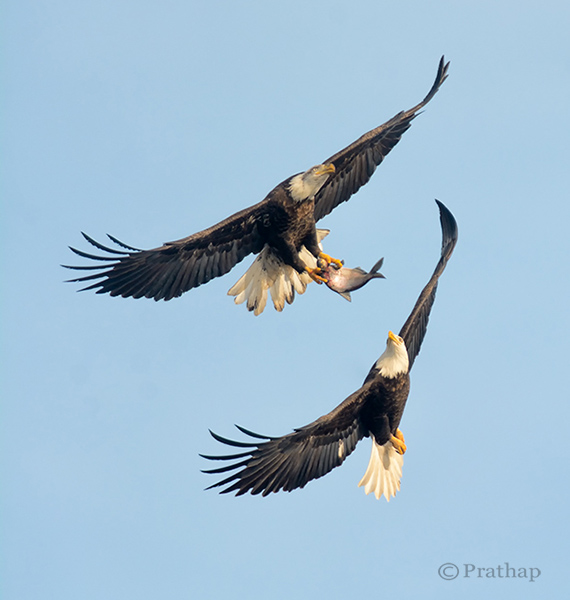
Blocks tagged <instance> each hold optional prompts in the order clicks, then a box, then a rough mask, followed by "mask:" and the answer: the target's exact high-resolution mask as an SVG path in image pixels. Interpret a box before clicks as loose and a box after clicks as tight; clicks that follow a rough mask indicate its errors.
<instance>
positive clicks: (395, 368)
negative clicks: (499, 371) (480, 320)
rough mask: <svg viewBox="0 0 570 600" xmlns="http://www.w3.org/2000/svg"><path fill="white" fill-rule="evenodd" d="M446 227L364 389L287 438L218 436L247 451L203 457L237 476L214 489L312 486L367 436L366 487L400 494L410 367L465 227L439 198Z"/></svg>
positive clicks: (267, 489) (268, 490)
mask: <svg viewBox="0 0 570 600" xmlns="http://www.w3.org/2000/svg"><path fill="white" fill-rule="evenodd" d="M436 202H437V204H438V206H439V212H440V221H441V228H442V238H443V240H442V249H441V258H440V259H439V262H438V263H437V266H436V268H435V271H434V272H433V275H432V276H431V279H430V280H429V282H428V283H427V285H426V286H425V287H424V289H423V290H422V292H421V294H420V296H419V298H418V300H417V302H416V304H415V306H414V308H413V310H412V312H411V314H410V316H409V317H408V319H407V320H406V322H405V323H404V326H403V327H402V329H401V330H400V333H399V334H398V335H395V334H394V333H393V332H391V331H390V332H389V333H388V340H387V342H386V350H385V351H384V353H383V354H382V355H381V356H380V358H379V359H378V360H377V361H376V362H375V363H374V364H373V365H372V368H371V369H370V372H369V373H368V375H367V377H366V379H365V380H364V383H363V384H362V387H361V388H360V389H358V390H357V391H356V392H354V393H353V394H351V395H350V396H349V397H348V398H346V400H344V402H342V403H341V404H339V406H337V407H336V408H335V409H334V410H333V411H331V412H330V413H328V414H327V415H324V416H322V417H320V418H319V419H317V420H316V421H313V422H312V423H310V424H309V425H305V426H304V427H300V428H298V429H295V430H294V431H293V433H290V434H288V435H285V436H282V437H269V436H265V435H260V434H257V433H253V432H252V431H249V430H248V429H245V428H243V427H240V426H237V427H238V429H239V430H240V431H241V432H242V433H244V434H246V435H247V436H249V437H250V438H253V439H254V440H255V441H253V442H251V441H248V442H237V441H234V440H230V439H227V438H225V437H222V436H220V435H218V434H216V433H214V432H212V431H210V433H211V434H212V436H213V437H214V438H215V439H216V440H217V441H219V442H221V443H223V444H226V445H228V446H234V447H238V448H243V449H245V450H244V451H243V452H240V453H238V454H230V455H223V456H216V455H214V456H212V455H201V456H203V457H204V458H206V459H209V460H214V461H224V462H225V461H229V462H230V463H231V464H226V465H224V466H222V467H220V468H216V469H209V470H205V471H204V473H210V474H220V473H228V472H230V473H231V474H230V475H229V476H228V477H225V478H224V479H223V480H222V481H219V482H217V483H215V484H213V485H211V486H210V487H209V488H207V489H211V488H214V487H222V486H226V487H225V488H224V489H223V490H222V491H221V493H228V492H236V495H237V496H240V495H242V494H245V493H247V492H251V493H252V494H260V493H261V494H262V495H263V496H266V495H267V494H270V493H271V492H278V491H280V490H283V491H286V492H290V491H291V490H294V489H296V488H302V487H304V486H305V485H306V484H307V483H308V482H309V481H311V480H312V479H318V478H319V477H322V476H323V475H326V474H327V473H329V472H330V471H331V470H332V469H334V468H335V467H338V466H340V465H341V464H342V463H343V462H344V461H345V459H346V457H347V456H348V455H349V454H351V453H352V451H353V450H354V448H355V447H356V444H357V443H358V442H359V441H360V440H361V439H362V438H364V437H371V438H372V455H371V457H370V462H369V464H368V468H367V469H366V472H365V474H364V477H363V478H362V479H361V481H360V483H359V484H358V485H359V486H364V491H365V492H366V493H367V494H369V493H370V492H374V494H375V496H376V498H380V496H382V495H384V496H385V497H386V499H387V500H388V501H389V500H390V498H391V497H392V496H395V495H396V491H397V490H399V489H400V478H401V476H402V465H403V462H404V459H403V454H404V452H405V451H406V444H405V441H404V436H403V434H402V432H401V431H400V429H399V425H400V420H401V419H402V414H403V412H404V407H405V405H406V401H407V399H408V394H409V391H410V370H411V368H412V365H413V364H414V360H415V359H416V356H417V355H418V353H419V351H420V347H421V345H422V342H423V339H424V336H425V333H426V329H427V324H428V320H429V315H430V311H431V307H432V305H433V302H434V299H435V293H436V289H437V283H438V279H439V277H440V276H441V274H442V273H443V271H444V269H445V266H446V264H447V261H448V260H449V258H450V256H451V253H452V252H453V249H454V248H455V245H456V243H457V223H456V221H455V218H454V217H453V215H452V214H451V212H450V211H449V210H448V209H447V208H446V207H445V206H444V205H443V204H442V203H441V202H439V201H437V200H436Z"/></svg>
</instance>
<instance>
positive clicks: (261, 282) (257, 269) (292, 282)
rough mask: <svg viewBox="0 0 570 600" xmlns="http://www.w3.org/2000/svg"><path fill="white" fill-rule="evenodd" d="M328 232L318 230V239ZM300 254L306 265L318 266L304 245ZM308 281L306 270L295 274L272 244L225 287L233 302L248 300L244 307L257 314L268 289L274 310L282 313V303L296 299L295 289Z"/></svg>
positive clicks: (300, 287) (302, 290) (300, 288)
mask: <svg viewBox="0 0 570 600" xmlns="http://www.w3.org/2000/svg"><path fill="white" fill-rule="evenodd" d="M328 233H329V232H328V230H327V229H317V238H318V240H319V242H320V241H321V240H322V239H323V238H324V237H325V236H327V235H328ZM319 245H320V244H319ZM299 257H300V258H301V260H302V261H303V262H304V263H305V264H306V265H307V266H308V267H311V268H313V269H314V268H315V267H316V266H317V261H316V259H315V257H314V256H313V255H312V254H311V253H310V252H309V251H308V250H307V249H306V248H305V246H302V247H301V250H300V251H299ZM311 281H312V279H311V278H310V277H309V275H308V273H297V271H296V270H295V269H294V268H293V267H290V266H289V265H286V264H285V263H284V262H283V261H282V260H281V258H280V257H279V256H277V254H275V252H274V251H273V249H272V248H271V247H269V246H265V247H264V248H263V250H262V251H261V252H260V253H259V254H258V255H257V257H256V258H255V260H254V261H253V263H252V265H251V266H250V267H249V269H248V270H247V271H246V272H245V273H244V274H243V275H242V276H241V277H240V279H239V280H238V281H237V282H236V283H235V284H234V285H233V286H232V287H231V288H230V289H229V290H228V295H229V296H235V299H234V302H235V303H236V304H242V303H243V302H246V301H247V304H246V306H247V309H248V310H250V311H253V314H255V315H256V316H257V315H260V314H261V313H262V312H263V310H264V309H265V305H266V304H267V292H268V291H269V293H270V294H271V299H272V300H273V306H274V307H275V310H277V311H279V312H281V311H282V310H283V308H284V307H285V302H287V304H291V303H292V302H293V300H294V299H295V292H297V294H304V293H305V290H306V289H307V284H309V283H310V282H311Z"/></svg>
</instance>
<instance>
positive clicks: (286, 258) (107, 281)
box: [64, 57, 449, 314]
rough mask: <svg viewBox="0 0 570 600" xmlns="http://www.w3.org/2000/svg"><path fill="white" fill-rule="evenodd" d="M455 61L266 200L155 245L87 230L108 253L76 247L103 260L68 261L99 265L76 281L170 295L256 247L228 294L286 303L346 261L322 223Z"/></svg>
mask: <svg viewBox="0 0 570 600" xmlns="http://www.w3.org/2000/svg"><path fill="white" fill-rule="evenodd" d="M448 67H449V63H445V62H444V58H443V57H442V58H441V60H440V63H439V67H438V71H437V76H436V79H435V82H434V84H433V86H432V88H431V89H430V91H429V93H428V94H427V96H426V97H425V98H424V99H423V100H422V101H421V102H420V103H419V104H417V105H416V106H414V107H413V108H411V109H410V110H408V111H404V112H400V113H398V114H397V115H396V116H395V117H393V118H392V119H390V120H389V121H387V122H386V123H384V124H383V125H380V126H379V127H377V128H376V129H373V130H371V131H369V132H368V133H365V134H364V135H363V136H361V137H360V138H359V139H357V140H356V141H355V142H353V143H352V144H350V145H349V146H347V147H346V148H344V150H341V151H340V152H337V153H336V154H334V155H333V156H331V157H330V158H329V159H327V160H326V161H325V162H324V163H322V164H319V165H317V166H315V167H311V168H310V169H309V170H307V171H305V172H304V173H298V174H297V175H293V176H291V177H288V178H287V179H285V181H283V182H281V183H280V184H279V185H278V186H277V187H275V188H274V189H273V190H272V191H271V192H269V194H268V195H267V197H266V198H265V199H264V200H262V201H261V202H259V203H258V204H255V205H254V206H251V207H250V208H246V209H245V210H242V211H240V212H237V213H236V214H234V215H232V216H231V217H228V218H227V219H225V220H223V221H221V222H220V223H218V224H217V225H214V226H213V227H210V228H208V229H205V230H203V231H200V232H198V233H195V234H193V235H191V236H189V237H186V238H183V239H181V240H177V241H174V242H167V243H166V244H164V245H163V246H160V247H159V248H154V249H152V250H141V249H139V248H135V247H133V246H128V245H127V244H124V243H122V242H121V241H119V240H118V239H117V238H115V237H113V236H108V237H109V238H110V240H111V241H112V242H113V243H115V244H116V245H117V248H110V247H108V246H105V245H103V244H101V243H99V242H97V241H95V240H94V239H93V238H91V237H90V236H88V235H86V234H85V233H84V234H83V237H84V238H85V239H86V240H87V242H89V243H90V244H92V245H93V246H95V247H96V248H98V249H99V250H102V251H103V252H106V253H108V254H107V255H106V256H100V255H94V254H90V253H87V252H84V251H82V250H78V249H76V248H71V250H72V251H73V252H74V253H75V254H78V255H79V256H81V257H84V258H88V259H91V260H95V261H98V262H99V264H97V265H95V266H91V265H90V266H71V265H64V266H65V267H66V268H70V269H78V270H83V271H91V270H92V271H95V272H94V273H92V274H89V275H84V276H82V277H78V278H75V279H71V280H69V281H72V282H80V283H89V282H91V281H93V283H89V284H88V285H87V286H86V287H84V288H82V290H91V289H93V290H96V291H97V293H98V294H103V293H109V294H110V295H111V296H122V297H123V298H127V297H133V298H142V297H145V298H154V300H170V299H172V298H176V297H178V296H180V295H182V294H183V293H184V292H186V291H188V290H190V289H192V288H195V287H197V286H199V285H202V284H203V283H207V282H208V281H210V280H211V279H213V278H214V277H220V276H221V275H225V274H226V273H228V272H229V271H230V270H231V269H233V267H234V266H235V265H236V264H237V263H239V262H240V261H241V260H243V259H244V258H245V257H246V256H247V255H248V254H252V253H253V254H259V255H260V256H259V257H258V260H257V261H255V262H254V263H253V265H252V266H251V269H250V270H249V271H248V272H247V273H246V274H245V275H244V277H242V278H241V279H240V281H238V282H237V283H236V285H234V286H233V287H232V288H231V289H230V291H229V292H228V293H229V294H231V295H233V296H236V298H235V300H236V302H237V303H239V302H244V301H247V307H248V309H249V310H251V311H254V312H255V314H259V313H260V312H261V311H262V310H263V307H264V306H265V302H266V299H267V291H268V290H269V291H270V293H271V295H272V299H273V301H274V305H275V308H276V309H277V310H282V308H283V306H284V303H285V302H288V303H291V302H292V301H293V298H294V295H295V291H297V292H298V293H302V292H304V291H305V288H306V285H307V283H308V282H310V281H311V279H312V280H314V281H317V282H319V283H322V282H324V281H326V280H325V278H323V277H322V270H321V269H320V268H319V267H318V266H317V264H316V260H317V259H319V258H320V259H323V260H325V261H326V262H328V263H331V262H332V263H334V264H336V265H337V266H339V267H340V266H341V261H339V260H337V259H333V258H331V257H330V256H328V255H327V254H325V253H324V252H323V251H322V249H321V248H320V247H319V241H318V238H317V233H316V225H315V224H316V222H317V221H319V220H320V219H322V218H323V217H324V216H325V215H328V214H329V213H330V212H331V211H332V210H333V209H334V208H335V207H336V206H338V205H339V204H341V203H342V202H345V201H346V200H348V199H349V198H350V197H351V196H352V194H354V193H355V192H357V191H358V189H359V188H360V187H361V186H363V185H364V184H366V183H367V182H368V181H369V179H370V177H371V176H372V174H373V173H374V171H375V169H376V167H377V166H378V165H379V164H380V163H381V162H382V160H383V159H384V157H385V156H386V155H387V154H388V153H389V152H390V150H392V148H393V147H394V146H395V145H396V144H397V143H398V141H399V140H400V138H401V136H402V135H403V133H404V132H405V131H406V130H407V129H408V128H409V127H410V125H411V122H412V120H413V119H414V118H415V117H416V116H417V114H418V111H420V110H421V109H422V108H423V107H424V106H425V105H426V104H427V103H428V102H429V101H430V100H431V99H432V98H433V96H434V95H435V94H436V92H437V91H438V89H439V88H440V86H441V85H442V83H443V82H444V81H445V79H446V78H447V70H448ZM308 263H309V264H308Z"/></svg>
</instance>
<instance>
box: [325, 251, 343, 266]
mask: <svg viewBox="0 0 570 600" xmlns="http://www.w3.org/2000/svg"><path fill="white" fill-rule="evenodd" d="M319 258H322V259H323V260H326V261H327V263H329V264H330V263H333V264H335V265H336V267H337V269H340V268H342V267H343V265H344V263H343V262H342V260H339V259H338V258H333V257H332V256H329V255H328V254H326V253H325V252H319Z"/></svg>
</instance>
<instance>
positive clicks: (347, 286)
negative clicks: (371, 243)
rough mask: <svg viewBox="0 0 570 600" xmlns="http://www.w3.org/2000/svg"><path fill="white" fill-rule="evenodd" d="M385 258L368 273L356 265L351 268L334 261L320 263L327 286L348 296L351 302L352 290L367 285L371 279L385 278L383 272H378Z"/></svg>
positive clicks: (344, 296) (347, 298)
mask: <svg viewBox="0 0 570 600" xmlns="http://www.w3.org/2000/svg"><path fill="white" fill-rule="evenodd" d="M383 262H384V259H383V258H381V259H380V260H379V261H378V262H377V263H376V264H375V265H374V266H373V267H372V268H371V269H370V271H369V272H368V273H367V272H366V271H365V270H364V269H361V268H360V267H356V268H355V269H349V268H348V267H344V266H343V267H337V266H336V265H335V264H334V263H330V264H328V265H326V266H321V265H322V264H323V263H324V261H323V262H322V263H321V264H319V266H320V267H321V269H322V274H321V277H324V278H325V279H326V280H327V281H326V284H327V286H328V287H329V288H330V289H331V290H332V291H333V292H336V293H337V294H340V295H341V296H342V297H343V298H346V300H348V301H349V302H350V301H351V297H350V292H353V291H354V290H358V289H360V288H361V287H362V286H364V285H366V284H367V283H368V282H369V281H370V280H371V279H376V278H381V279H385V277H384V275H382V273H378V271H379V270H380V267H381V266H382V263H383Z"/></svg>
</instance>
